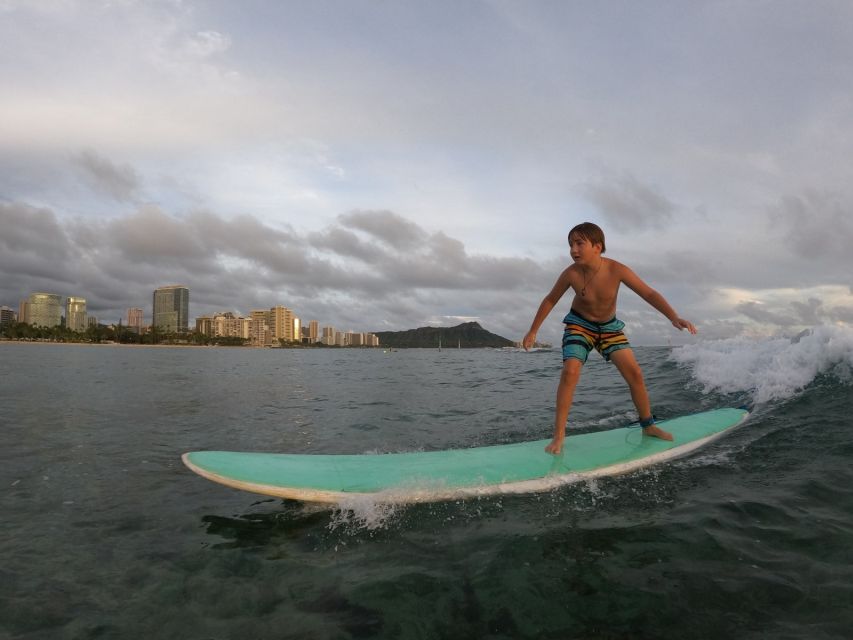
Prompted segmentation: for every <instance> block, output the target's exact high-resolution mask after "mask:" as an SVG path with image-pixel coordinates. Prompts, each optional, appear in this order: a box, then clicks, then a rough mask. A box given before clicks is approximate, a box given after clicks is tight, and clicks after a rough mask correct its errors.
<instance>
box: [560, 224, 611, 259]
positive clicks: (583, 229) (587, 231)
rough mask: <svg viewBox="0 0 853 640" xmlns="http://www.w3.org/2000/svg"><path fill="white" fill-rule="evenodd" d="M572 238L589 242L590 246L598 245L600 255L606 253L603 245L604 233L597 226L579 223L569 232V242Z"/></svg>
mask: <svg viewBox="0 0 853 640" xmlns="http://www.w3.org/2000/svg"><path fill="white" fill-rule="evenodd" d="M572 236H578V237H579V238H583V239H584V240H587V241H589V243H590V244H600V245H601V253H604V252H605V251H607V247H605V245H604V232H603V231H602V230H601V227H599V226H598V225H597V224H594V223H592V222H581V223H580V224H579V225H576V226H575V227H573V228H572V230H571V231H569V242H571V241H572Z"/></svg>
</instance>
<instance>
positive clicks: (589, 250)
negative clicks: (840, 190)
mask: <svg viewBox="0 0 853 640" xmlns="http://www.w3.org/2000/svg"><path fill="white" fill-rule="evenodd" d="M569 252H570V253H571V255H572V260H574V261H575V262H580V263H589V262H590V261H591V260H595V259H596V258H598V257H599V256H600V255H601V245H600V244H598V243H596V244H592V243H591V242H590V241H589V239H587V238H584V237H583V236H579V235H577V234H574V235H572V236H571V237H570V238H569Z"/></svg>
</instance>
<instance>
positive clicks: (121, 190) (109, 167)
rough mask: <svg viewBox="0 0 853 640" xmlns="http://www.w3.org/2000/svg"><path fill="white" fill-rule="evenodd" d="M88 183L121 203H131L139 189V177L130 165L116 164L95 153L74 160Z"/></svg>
mask: <svg viewBox="0 0 853 640" xmlns="http://www.w3.org/2000/svg"><path fill="white" fill-rule="evenodd" d="M73 160H74V164H75V165H76V166H77V167H78V169H79V170H80V172H81V173H82V174H83V177H84V178H85V179H86V181H87V182H88V183H89V184H90V185H91V186H92V187H93V188H94V189H95V190H96V191H98V192H100V193H102V194H104V195H107V196H110V197H112V198H114V199H116V200H118V201H119V202H130V201H132V200H133V198H134V194H135V193H136V191H137V189H139V186H140V185H139V176H138V175H137V173H136V170H135V169H134V168H133V167H132V166H131V165H129V164H122V165H119V164H115V163H113V162H111V161H110V160H108V159H107V158H104V157H103V156H100V155H98V154H97V153H95V152H94V151H84V152H82V153H80V154H77V155H76V156H74V158H73Z"/></svg>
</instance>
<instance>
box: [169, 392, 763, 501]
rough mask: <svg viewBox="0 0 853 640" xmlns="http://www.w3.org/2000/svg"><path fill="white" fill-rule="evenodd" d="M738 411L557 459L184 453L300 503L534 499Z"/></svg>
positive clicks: (490, 450) (625, 465)
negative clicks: (521, 495)
mask: <svg viewBox="0 0 853 640" xmlns="http://www.w3.org/2000/svg"><path fill="white" fill-rule="evenodd" d="M748 415H749V413H748V411H746V410H745V409H731V408H726V409H714V410H711V411H704V412H702V413H695V414H692V415H688V416H682V417H678V418H673V419H670V420H661V421H659V422H658V425H659V426H660V427H661V428H663V429H665V430H667V431H669V432H670V433H672V435H673V436H674V440H673V441H672V442H669V441H666V440H661V439H659V438H652V437H649V436H644V435H643V433H642V430H641V429H640V428H638V427H622V428H618V429H610V430H607V431H599V432H595V433H583V434H579V435H571V436H568V437H567V438H566V440H565V442H564V444H563V451H562V452H561V453H560V454H559V455H552V454H549V453H546V452H545V446H546V445H547V444H548V443H549V442H550V440H534V441H528V442H519V443H514V444H504V445H492V446H486V447H474V448H470V449H452V450H448V451H418V452H411V453H385V454H361V455H338V454H336V455H326V454H293V453H251V452H235V451H194V452H190V453H185V454H184V455H183V456H182V459H183V461H184V464H186V466H187V467H189V468H190V469H192V470H193V471H194V472H196V473H197V474H199V475H200V476H203V477H204V478H207V479H208V480H212V481H214V482H218V483H221V484H224V485H226V486H229V487H233V488H235V489H242V490H244V491H250V492H252V493H259V494H262V495H269V496H275V497H280V498H289V499H292V500H301V501H304V502H324V503H345V502H347V501H350V500H352V499H354V498H360V497H368V498H370V499H372V500H375V501H378V502H389V503H391V502H393V503H416V502H438V501H444V500H454V499H460V498H462V499H464V498H473V497H478V496H487V495H496V494H505V493H532V492H540V491H547V490H550V489H553V488H555V487H558V486H561V485H564V484H568V483H572V482H578V481H581V480H585V479H589V478H596V477H601V476H611V475H617V474H623V473H628V472H631V471H634V470H636V469H640V468H642V467H646V466H649V465H653V464H658V463H661V462H664V461H667V460H671V459H673V458H676V457H679V456H684V455H686V454H688V453H691V452H692V451H695V450H696V449H698V448H699V447H702V446H704V445H705V444H707V443H708V442H710V441H712V440H714V439H716V438H719V437H720V436H722V435H723V434H724V433H726V432H727V431H729V430H730V429H732V428H734V427H736V426H737V425H739V424H740V423H742V422H743V421H744V420H745V419H746V418H747V416H748Z"/></svg>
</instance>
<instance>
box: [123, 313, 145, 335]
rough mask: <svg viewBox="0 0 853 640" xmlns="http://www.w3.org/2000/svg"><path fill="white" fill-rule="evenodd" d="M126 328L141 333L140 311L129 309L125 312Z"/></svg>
mask: <svg viewBox="0 0 853 640" xmlns="http://www.w3.org/2000/svg"><path fill="white" fill-rule="evenodd" d="M127 327H128V329H131V330H132V331H135V332H136V333H142V309H140V308H139V307H131V308H130V309H128V310H127Z"/></svg>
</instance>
